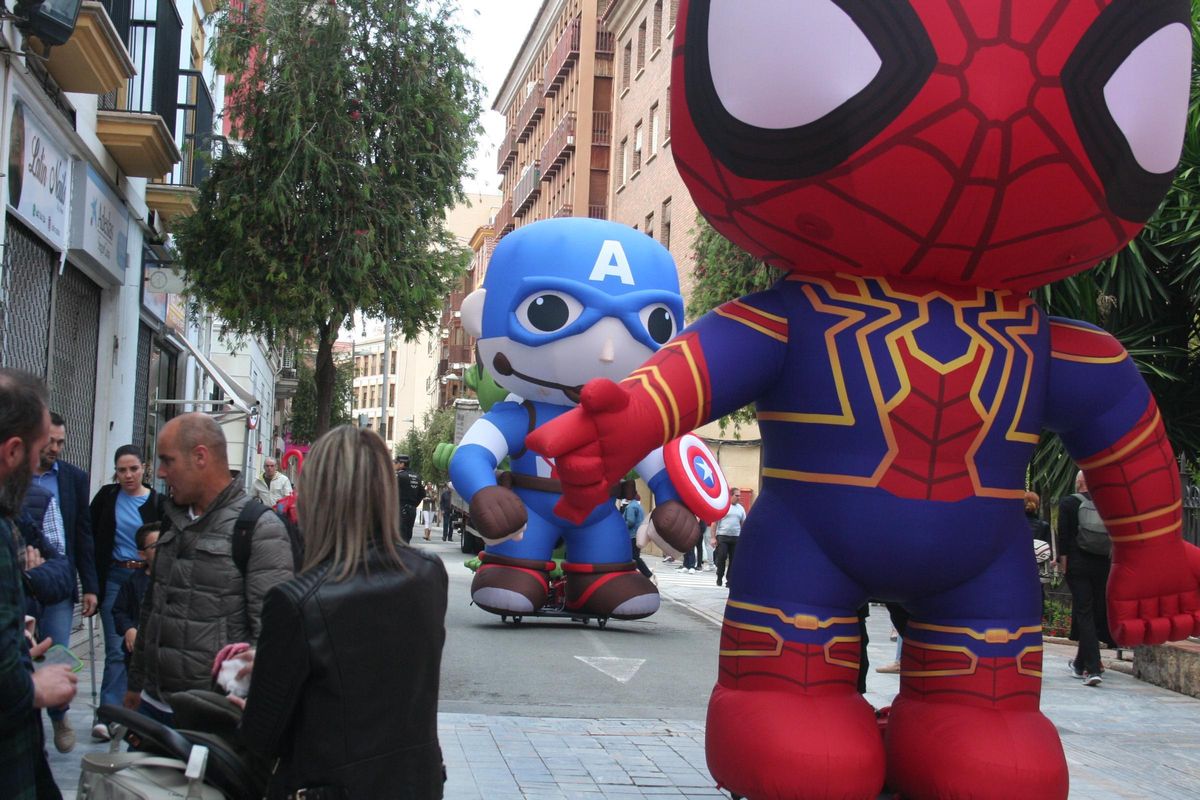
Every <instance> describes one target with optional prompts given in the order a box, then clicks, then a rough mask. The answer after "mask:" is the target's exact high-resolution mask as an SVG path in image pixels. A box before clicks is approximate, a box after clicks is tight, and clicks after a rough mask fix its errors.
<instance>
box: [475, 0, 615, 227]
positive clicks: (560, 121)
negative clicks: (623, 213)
mask: <svg viewBox="0 0 1200 800" xmlns="http://www.w3.org/2000/svg"><path fill="white" fill-rule="evenodd" d="M606 4H607V0H545V2H543V3H542V7H541V9H540V10H539V11H538V15H537V18H536V19H535V21H534V24H533V27H532V28H530V31H529V34H528V35H527V36H526V37H525V41H524V43H523V44H522V45H521V50H520V52H519V53H518V54H517V57H516V59H515V60H514V61H513V64H512V67H511V68H510V69H509V72H508V76H507V77H506V78H505V80H504V84H503V86H502V87H501V89H500V92H499V94H498V95H497V97H496V101H495V103H494V105H493V106H492V108H493V109H494V110H495V111H498V112H500V113H501V114H503V115H504V117H505V120H506V122H507V130H506V133H505V136H504V139H503V141H502V143H501V145H500V148H499V152H498V154H497V164H496V168H497V170H498V171H499V173H500V175H501V193H502V196H503V203H502V205H501V207H500V210H499V211H498V212H497V214H496V220H495V229H496V234H497V236H500V237H502V236H504V234H506V233H508V232H509V231H511V230H513V229H514V228H516V227H519V226H521V225H526V224H528V223H530V222H534V221H536V220H540V219H549V218H551V217H593V218H597V219H607V218H608V170H609V160H610V155H609V151H610V149H611V147H612V93H613V57H614V48H613V36H612V34H611V33H609V32H608V31H606V30H604V29H603V28H602V27H601V26H600V19H599V17H600V14H601V13H603V11H604V6H605V5H606Z"/></svg>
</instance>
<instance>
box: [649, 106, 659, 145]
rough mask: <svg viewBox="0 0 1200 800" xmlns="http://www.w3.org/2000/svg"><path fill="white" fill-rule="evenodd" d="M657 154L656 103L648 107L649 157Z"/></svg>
mask: <svg viewBox="0 0 1200 800" xmlns="http://www.w3.org/2000/svg"><path fill="white" fill-rule="evenodd" d="M657 154H658V103H655V104H654V105H652V106H650V155H652V156H654V155H657Z"/></svg>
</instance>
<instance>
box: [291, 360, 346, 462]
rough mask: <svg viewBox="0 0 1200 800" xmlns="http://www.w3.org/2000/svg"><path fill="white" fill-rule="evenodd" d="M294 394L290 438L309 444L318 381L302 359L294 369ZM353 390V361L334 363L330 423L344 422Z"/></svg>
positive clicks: (312, 437)
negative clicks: (335, 364)
mask: <svg viewBox="0 0 1200 800" xmlns="http://www.w3.org/2000/svg"><path fill="white" fill-rule="evenodd" d="M296 379H297V385H296V396H295V397H294V398H292V413H291V419H290V420H289V422H288V426H287V427H288V434H289V435H290V437H291V440H292V441H293V442H301V443H303V444H310V443H312V442H313V441H315V440H316V438H317V381H316V373H315V372H314V370H313V368H312V366H311V365H310V364H309V363H308V362H307V360H306V361H302V362H301V363H300V366H299V367H298V368H297V369H296ZM353 392H354V364H352V363H351V362H350V360H349V359H346V360H344V361H342V362H340V363H339V364H338V365H337V369H336V372H335V379H334V387H333V408H331V409H330V417H329V426H330V427H331V428H332V427H336V426H338V425H346V424H349V423H351V422H353V420H352V419H351V417H350V398H351V396H352V394H353Z"/></svg>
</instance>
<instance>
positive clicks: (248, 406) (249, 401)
mask: <svg viewBox="0 0 1200 800" xmlns="http://www.w3.org/2000/svg"><path fill="white" fill-rule="evenodd" d="M167 340H168V341H169V342H171V344H173V345H175V346H176V347H178V348H179V349H180V350H186V351H187V352H189V353H191V354H192V357H193V358H195V359H196V362H197V363H198V364H200V368H201V369H203V370H204V371H205V372H206V373H207V374H208V376H209V377H210V378H212V379H213V383H215V384H217V386H219V387H221V391H222V392H224V393H225V396H226V398H228V399H227V402H228V403H229V405H231V406H233V407H234V408H235V409H236V410H237V411H240V412H241V413H243V414H251V413H257V406H258V401H257V400H255V399H254V395H252V394H251V393H250V392H248V391H246V389H245V388H244V387H243V386H242V385H241V384H240V383H238V381H237V380H236V379H235V378H233V377H230V375H229V373H227V372H225V370H223V369H221V368H220V367H218V366H217V365H216V364H214V363H213V362H212V361H210V360H209V358H208V356H206V355H204V354H203V353H201V352H200V351H199V350H198V349H197V348H196V345H194V344H192V343H191V342H190V341H188V340H187V339H186V338H184V337H182V336H168V337H167ZM180 402H182V403H197V404H211V401H208V400H183V401H180Z"/></svg>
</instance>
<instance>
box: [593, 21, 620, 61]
mask: <svg viewBox="0 0 1200 800" xmlns="http://www.w3.org/2000/svg"><path fill="white" fill-rule="evenodd" d="M616 53H617V35H616V34H615V33H613V32H612V31H606V30H604V24H603V23H602V22H598V23H597V25H596V55H598V56H610V57H611V56H614V55H616Z"/></svg>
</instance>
